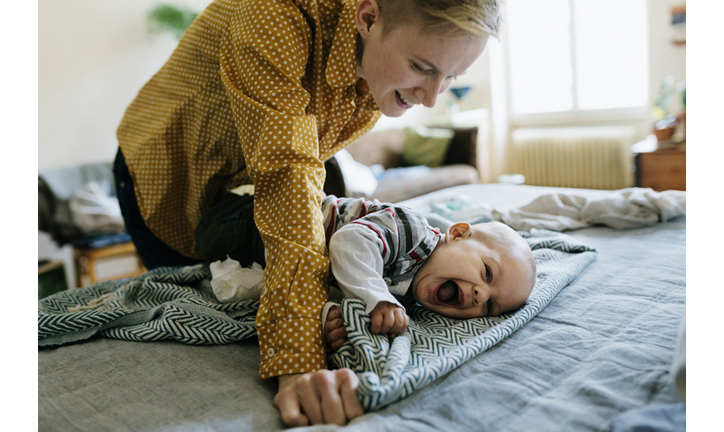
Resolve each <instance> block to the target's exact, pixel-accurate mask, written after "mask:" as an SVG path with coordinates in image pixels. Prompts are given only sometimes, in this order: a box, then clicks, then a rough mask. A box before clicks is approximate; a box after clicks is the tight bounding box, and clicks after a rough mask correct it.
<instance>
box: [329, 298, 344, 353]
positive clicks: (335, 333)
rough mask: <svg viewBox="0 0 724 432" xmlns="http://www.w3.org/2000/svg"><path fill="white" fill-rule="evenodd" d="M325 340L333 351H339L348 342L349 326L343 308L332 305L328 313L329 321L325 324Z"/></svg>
mask: <svg viewBox="0 0 724 432" xmlns="http://www.w3.org/2000/svg"><path fill="white" fill-rule="evenodd" d="M324 341H325V342H327V346H329V348H331V350H332V351H337V350H338V349H340V348H341V347H342V345H344V343H345V342H347V328H346V327H345V326H344V320H343V319H342V308H340V307H339V306H332V308H331V309H329V313H328V314H327V323H326V324H325V325H324Z"/></svg>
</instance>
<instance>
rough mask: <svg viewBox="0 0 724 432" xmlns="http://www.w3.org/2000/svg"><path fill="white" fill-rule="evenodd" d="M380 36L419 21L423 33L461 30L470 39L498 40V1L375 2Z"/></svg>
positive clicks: (499, 22)
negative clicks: (380, 31)
mask: <svg viewBox="0 0 724 432" xmlns="http://www.w3.org/2000/svg"><path fill="white" fill-rule="evenodd" d="M376 1H377V5H378V6H379V8H380V15H381V17H382V22H383V26H384V27H383V34H384V35H387V34H388V33H389V32H390V31H392V30H393V29H394V28H396V27H397V26H399V25H400V24H404V23H411V22H419V23H420V24H421V26H422V30H423V31H434V30H441V31H445V30H454V29H459V30H463V31H464V32H466V33H469V34H471V35H473V36H478V37H487V36H493V37H495V38H496V39H499V38H500V25H501V17H500V7H499V4H500V1H499V0H376Z"/></svg>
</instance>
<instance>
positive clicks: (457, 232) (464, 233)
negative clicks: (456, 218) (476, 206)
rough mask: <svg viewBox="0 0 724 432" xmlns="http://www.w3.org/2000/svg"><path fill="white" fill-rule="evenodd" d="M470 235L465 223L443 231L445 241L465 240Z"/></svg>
mask: <svg viewBox="0 0 724 432" xmlns="http://www.w3.org/2000/svg"><path fill="white" fill-rule="evenodd" d="M471 233H472V230H471V226H470V224H469V223H467V222H458V223H455V224H452V225H450V228H448V229H447V231H445V240H446V241H452V240H457V239H466V238H468V237H470V234H471Z"/></svg>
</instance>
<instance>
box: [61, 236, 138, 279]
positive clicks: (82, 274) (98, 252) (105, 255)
mask: <svg viewBox="0 0 724 432" xmlns="http://www.w3.org/2000/svg"><path fill="white" fill-rule="evenodd" d="M74 255H75V264H76V269H75V274H76V284H77V287H78V288H80V287H84V286H88V285H89V284H94V283H96V282H100V281H104V280H113V279H125V278H128V277H133V276H138V275H141V274H143V273H146V271H147V270H146V268H145V267H144V266H143V262H142V261H141V258H140V257H139V256H138V254H137V253H136V247H135V246H133V243H132V242H126V243H120V244H115V245H111V246H105V247H101V248H96V249H74ZM122 257H133V258H135V260H136V268H135V269H134V270H131V271H129V272H126V273H122V274H114V275H112V276H110V277H105V278H100V277H99V276H98V273H97V272H96V265H97V264H98V262H99V261H102V260H105V259H115V258H122ZM86 282H87V283H86Z"/></svg>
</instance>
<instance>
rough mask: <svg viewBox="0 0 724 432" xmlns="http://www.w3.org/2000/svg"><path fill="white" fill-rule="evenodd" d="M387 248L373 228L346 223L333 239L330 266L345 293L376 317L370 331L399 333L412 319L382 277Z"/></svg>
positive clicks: (330, 242) (372, 317) (372, 318)
mask: <svg viewBox="0 0 724 432" xmlns="http://www.w3.org/2000/svg"><path fill="white" fill-rule="evenodd" d="M383 248H384V245H383V244H382V241H381V240H380V239H379V237H378V236H377V234H376V233H375V232H374V231H372V230H371V229H369V228H367V227H365V226H363V225H359V224H349V225H345V226H344V227H342V228H341V229H339V230H338V231H337V232H336V233H334V235H333V236H332V238H331V239H330V241H329V259H330V268H331V270H332V273H333V274H334V278H335V279H336V280H337V283H338V284H339V287H340V289H341V290H342V292H343V293H344V295H345V296H348V297H356V298H359V299H361V300H362V301H364V303H365V306H366V307H365V311H366V312H367V313H368V314H370V317H371V320H372V322H371V325H370V331H372V332H373V333H388V334H391V335H398V334H402V332H404V329H406V328H407V323H408V320H407V316H406V315H405V309H404V308H403V307H402V305H401V304H400V303H399V302H398V301H397V299H395V297H394V296H393V295H392V294H391V293H390V290H389V287H388V286H387V284H386V283H385V281H384V280H383V279H382V270H383V265H384V264H383V259H382V253H383V252H382V251H383ZM387 253H389V251H387ZM330 313H331V312H330ZM328 321H329V320H328ZM400 329H402V330H400Z"/></svg>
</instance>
